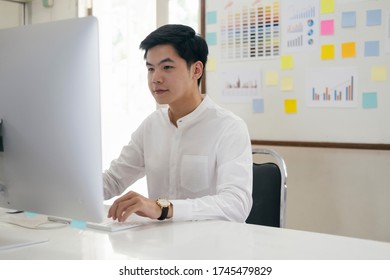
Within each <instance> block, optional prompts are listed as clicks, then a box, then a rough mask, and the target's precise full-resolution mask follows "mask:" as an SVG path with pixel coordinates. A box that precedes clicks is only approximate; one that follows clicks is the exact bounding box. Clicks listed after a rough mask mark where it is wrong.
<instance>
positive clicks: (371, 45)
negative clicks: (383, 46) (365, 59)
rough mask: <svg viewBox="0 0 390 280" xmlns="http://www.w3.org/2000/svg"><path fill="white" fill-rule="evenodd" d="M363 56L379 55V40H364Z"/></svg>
mask: <svg viewBox="0 0 390 280" xmlns="http://www.w3.org/2000/svg"><path fill="white" fill-rule="evenodd" d="M364 56H379V41H366V42H364Z"/></svg>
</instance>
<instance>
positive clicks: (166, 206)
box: [156, 198, 171, 221]
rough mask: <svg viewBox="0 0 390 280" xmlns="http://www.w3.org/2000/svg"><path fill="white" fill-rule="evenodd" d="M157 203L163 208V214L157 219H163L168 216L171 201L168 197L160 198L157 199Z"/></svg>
mask: <svg viewBox="0 0 390 280" xmlns="http://www.w3.org/2000/svg"><path fill="white" fill-rule="evenodd" d="M156 203H157V205H158V206H160V208H161V216H160V217H159V218H157V220H160V221H163V220H165V219H166V218H167V216H168V211H169V206H171V203H170V202H169V201H168V200H167V199H163V198H159V199H157V200H156Z"/></svg>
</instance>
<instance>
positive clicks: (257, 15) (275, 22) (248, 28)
mask: <svg viewBox="0 0 390 280" xmlns="http://www.w3.org/2000/svg"><path fill="white" fill-rule="evenodd" d="M237 2H239V3H238V4H236V3H235V2H233V3H232V5H227V6H226V7H225V9H224V10H223V11H222V13H221V25H220V38H221V56H222V59H224V60H235V59H253V58H269V57H274V56H279V54H280V23H279V0H272V1H271V0H265V1H253V0H251V1H249V0H243V1H237Z"/></svg>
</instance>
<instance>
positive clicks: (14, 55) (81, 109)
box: [0, 17, 104, 222]
mask: <svg viewBox="0 0 390 280" xmlns="http://www.w3.org/2000/svg"><path fill="white" fill-rule="evenodd" d="M99 75H100V70H99V50H98V23H97V20H96V18H94V17H85V18H78V19H70V20H61V21H56V22H50V23H42V24H34V25H27V26H21V27H16V28H10V29H3V30H0V119H1V125H0V126H1V128H0V129H1V132H0V135H1V139H0V141H1V142H2V143H1V145H0V146H1V150H0V207H3V208H9V209H14V210H22V211H28V212H34V213H40V214H45V215H53V216H61V217H67V218H70V219H77V220H83V221H96V222H99V221H101V219H102V218H103V213H104V206H103V181H102V159H101V158H102V155H101V115H100V92H99V88H100V84H99Z"/></svg>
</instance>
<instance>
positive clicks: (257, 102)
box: [252, 98, 264, 113]
mask: <svg viewBox="0 0 390 280" xmlns="http://www.w3.org/2000/svg"><path fill="white" fill-rule="evenodd" d="M252 111H253V113H264V99H263V98H255V99H253V100H252Z"/></svg>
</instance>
